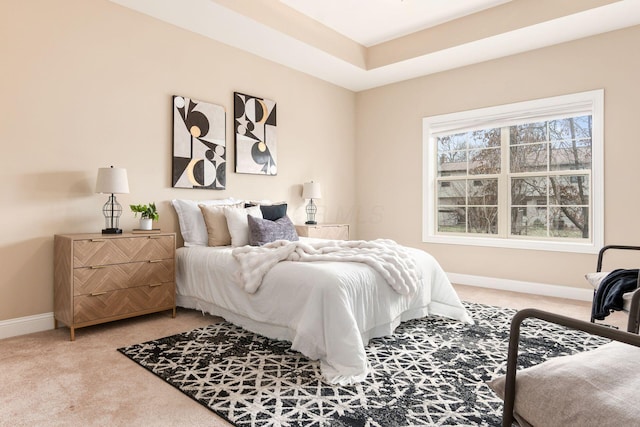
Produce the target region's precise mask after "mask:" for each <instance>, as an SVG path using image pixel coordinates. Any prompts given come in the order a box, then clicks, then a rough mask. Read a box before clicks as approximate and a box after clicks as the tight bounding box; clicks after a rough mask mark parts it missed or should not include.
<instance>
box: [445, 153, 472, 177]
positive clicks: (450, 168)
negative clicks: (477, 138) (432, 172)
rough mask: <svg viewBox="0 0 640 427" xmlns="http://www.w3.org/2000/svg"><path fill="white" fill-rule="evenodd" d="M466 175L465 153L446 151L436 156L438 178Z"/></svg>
mask: <svg viewBox="0 0 640 427" xmlns="http://www.w3.org/2000/svg"><path fill="white" fill-rule="evenodd" d="M466 174H467V151H447V152H443V153H439V154H438V176H454V175H466Z"/></svg>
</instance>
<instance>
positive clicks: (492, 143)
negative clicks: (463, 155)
mask: <svg viewBox="0 0 640 427" xmlns="http://www.w3.org/2000/svg"><path fill="white" fill-rule="evenodd" d="M461 135H465V138H467V142H468V147H469V148H470V149H472V148H487V147H500V128H495V129H482V130H476V131H473V132H467V133H466V134H461Z"/></svg>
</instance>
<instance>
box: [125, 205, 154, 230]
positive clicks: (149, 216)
mask: <svg viewBox="0 0 640 427" xmlns="http://www.w3.org/2000/svg"><path fill="white" fill-rule="evenodd" d="M129 208H131V211H132V212H134V216H136V217H137V216H138V214H140V229H141V230H151V229H153V221H157V220H158V219H159V218H160V214H159V213H158V210H157V209H156V204H155V203H149V204H148V205H129Z"/></svg>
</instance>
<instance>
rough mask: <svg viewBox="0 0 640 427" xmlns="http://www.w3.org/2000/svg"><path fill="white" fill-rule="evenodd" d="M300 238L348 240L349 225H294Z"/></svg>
mask: <svg viewBox="0 0 640 427" xmlns="http://www.w3.org/2000/svg"><path fill="white" fill-rule="evenodd" d="M296 232H297V233H298V236H300V237H316V238H319V239H333V240H349V224H313V225H312V224H304V225H296Z"/></svg>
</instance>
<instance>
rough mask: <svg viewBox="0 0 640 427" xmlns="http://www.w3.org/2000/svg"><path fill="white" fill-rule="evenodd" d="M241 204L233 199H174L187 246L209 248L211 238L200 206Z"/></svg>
mask: <svg viewBox="0 0 640 427" xmlns="http://www.w3.org/2000/svg"><path fill="white" fill-rule="evenodd" d="M239 202H241V201H240V200H236V199H234V198H233V197H230V198H227V199H218V200H181V199H174V200H172V201H171V204H172V205H173V208H174V209H175V210H176V213H177V214H178V223H179V224H180V234H181V235H182V239H183V240H184V245H185V246H207V243H208V240H209V236H208V234H207V227H206V225H205V223H204V218H203V217H202V212H201V211H200V208H199V207H198V205H205V206H224V205H233V204H237V203H239Z"/></svg>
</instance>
